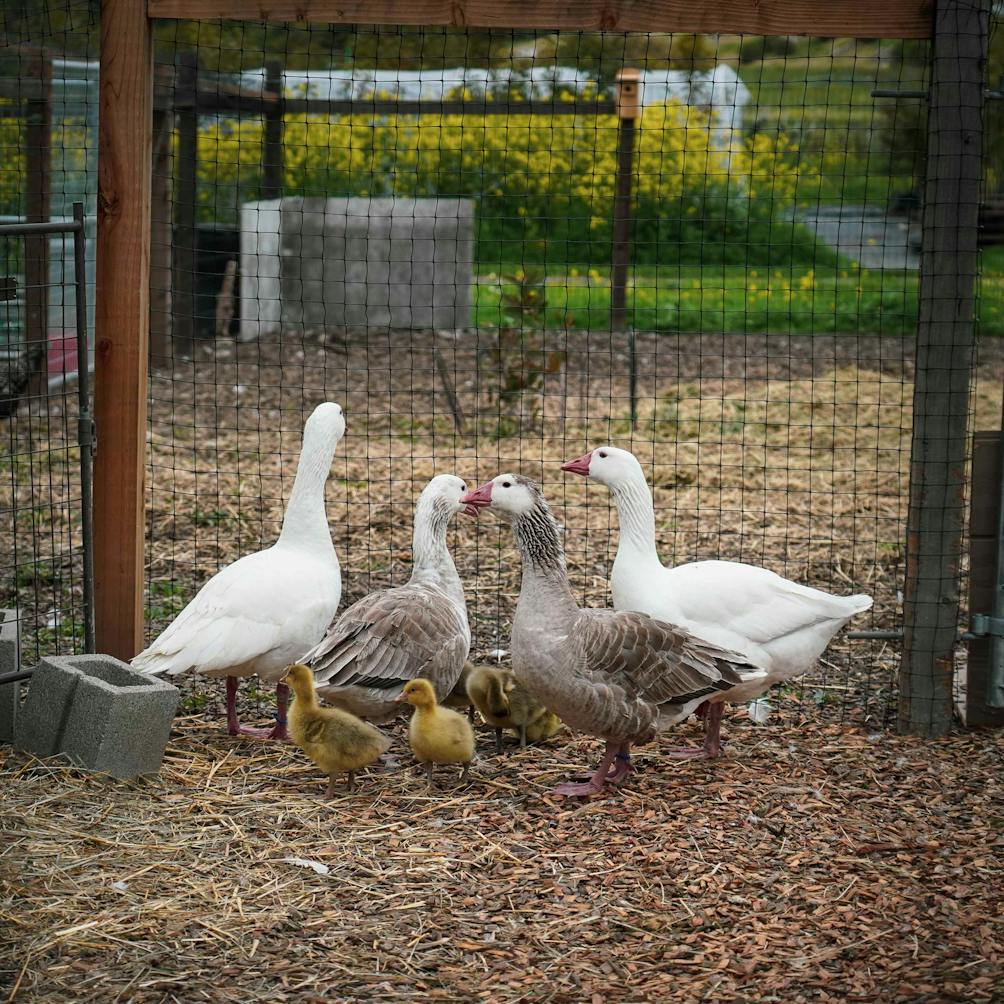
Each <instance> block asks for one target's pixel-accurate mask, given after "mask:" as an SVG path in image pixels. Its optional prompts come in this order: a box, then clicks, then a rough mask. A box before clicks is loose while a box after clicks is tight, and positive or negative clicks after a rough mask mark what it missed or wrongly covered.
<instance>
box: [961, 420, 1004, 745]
mask: <svg viewBox="0 0 1004 1004" xmlns="http://www.w3.org/2000/svg"><path fill="white" fill-rule="evenodd" d="M1002 435H1004V432H977V433H975V434H974V435H973V466H972V486H971V491H970V502H969V613H970V615H972V614H989V613H993V610H994V599H995V592H996V590H995V586H996V579H997V575H996V572H997V567H996V564H997V562H996V558H997V519H998V514H999V510H1000V507H1001V501H1002V500H1001V496H1000V486H1001V442H1000V440H1001V436H1002ZM991 645H992V639H991V638H990V637H989V636H988V637H986V638H977V639H975V640H974V641H971V642H969V658H968V660H967V661H966V727H967V728H974V727H976V726H982V725H989V726H995V727H996V726H1001V725H1004V708H994V707H991V706H990V704H989V702H988V701H987V696H988V695H987V683H988V681H989V678H990V675H991V669H990V665H991Z"/></svg>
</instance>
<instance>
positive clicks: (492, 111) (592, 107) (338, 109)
mask: <svg viewBox="0 0 1004 1004" xmlns="http://www.w3.org/2000/svg"><path fill="white" fill-rule="evenodd" d="M283 107H284V110H285V113H286V114H287V115H616V114H617V106H616V105H615V104H614V102H613V101H554V100H550V99H544V100H535V101H509V100H507V99H504V98H503V99H494V100H492V101H485V100H484V99H483V98H477V99H474V100H472V101H465V100H462V99H456V98H449V99H444V100H435V101H434V100H425V99H422V100H418V101H407V100H398V99H397V98H335V99H332V100H328V99H327V98H287V99H286V100H285V102H284V103H283Z"/></svg>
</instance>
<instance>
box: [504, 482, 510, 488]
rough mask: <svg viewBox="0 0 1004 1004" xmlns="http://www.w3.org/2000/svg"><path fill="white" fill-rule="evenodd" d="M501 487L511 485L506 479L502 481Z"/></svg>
mask: <svg viewBox="0 0 1004 1004" xmlns="http://www.w3.org/2000/svg"><path fill="white" fill-rule="evenodd" d="M502 487H503V488H512V485H511V484H510V483H509V482H508V481H503V482H502Z"/></svg>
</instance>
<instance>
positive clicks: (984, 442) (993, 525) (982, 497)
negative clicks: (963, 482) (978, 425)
mask: <svg viewBox="0 0 1004 1004" xmlns="http://www.w3.org/2000/svg"><path fill="white" fill-rule="evenodd" d="M999 438H1000V434H999V433H997V432H974V433H973V468H972V483H971V485H970V489H969V497H970V501H969V536H970V537H996V536H997V508H998V506H997V493H998V488H999V485H1000V482H999V480H998V477H999V476H998V474H997V466H998V462H997V450H998V440H999Z"/></svg>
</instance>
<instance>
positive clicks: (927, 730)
mask: <svg viewBox="0 0 1004 1004" xmlns="http://www.w3.org/2000/svg"><path fill="white" fill-rule="evenodd" d="M988 22H989V0H975V2H974V0H942V2H940V3H939V4H938V14H937V18H936V22H935V36H934V59H933V66H932V72H931V100H930V110H929V114H928V146H927V182H926V188H925V198H924V247H923V253H922V256H921V266H920V303H919V311H918V324H917V375H916V381H915V383H914V396H913V416H914V418H913V441H912V445H911V453H910V508H909V515H908V521H907V551H906V582H905V588H904V604H903V609H904V639H903V660H902V664H901V667H900V696H899V729H900V731H901V732H906V733H911V734H915V735H926V736H938V735H943V734H944V733H946V732H947V731H948V730H949V729H950V728H951V725H952V714H953V700H952V688H953V682H954V672H955V650H956V646H957V635H958V620H959V590H960V585H961V564H962V555H963V547H964V542H963V529H964V525H965V517H966V511H965V508H966V507H965V501H966V499H965V495H966V493H965V487H966V460H967V455H968V451H969V428H968V427H969V394H970V384H971V381H972V367H973V351H974V345H975V331H974V324H973V305H974V294H975V287H976V271H977V246H976V242H977V228H976V224H977V217H978V213H979V205H980V186H981V150H982V140H983V127H982V106H983V88H984V83H983V73H984V59H985V57H986V48H987V33H988Z"/></svg>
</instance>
